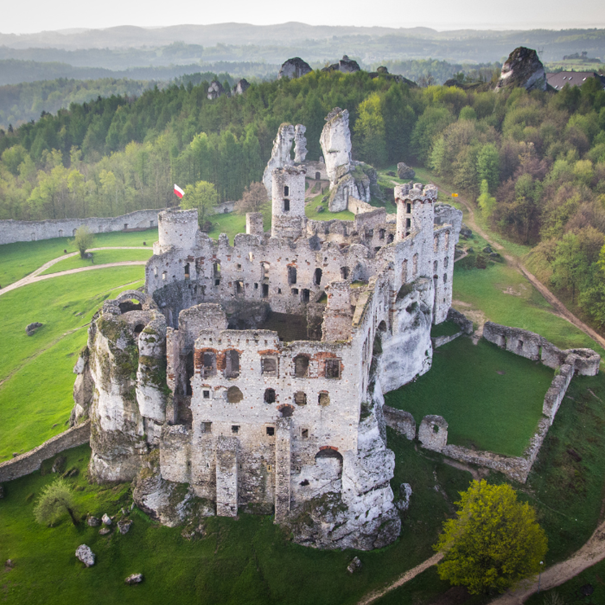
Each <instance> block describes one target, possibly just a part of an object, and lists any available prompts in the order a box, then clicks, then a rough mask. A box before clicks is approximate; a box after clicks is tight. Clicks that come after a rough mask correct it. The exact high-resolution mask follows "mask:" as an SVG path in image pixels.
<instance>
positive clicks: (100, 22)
mask: <svg viewBox="0 0 605 605" xmlns="http://www.w3.org/2000/svg"><path fill="white" fill-rule="evenodd" d="M546 7H547V8H546ZM287 21H300V22H303V23H309V24H311V25H365V26H372V25H382V26H388V27H416V26H425V27H432V28H433V29H438V30H450V29H460V28H470V29H533V28H545V29H567V28H573V27H605V1H604V0H574V2H569V1H568V0H550V2H548V3H546V2H537V1H536V0H533V1H529V2H528V1H527V0H508V1H507V2H506V3H502V2H495V1H493V0H491V1H490V0H487V1H486V0H429V1H428V2H427V1H424V2H423V1H421V2H418V1H415V2H409V1H408V2H405V1H402V0H373V1H372V2H367V0H348V1H347V2H336V1H334V0H332V1H331V2H329V1H328V2H326V0H306V1H305V2H292V1H290V0H260V1H258V0H257V1H256V2H253V1H251V0H223V1H222V2H216V1H214V2H209V1H208V0H206V1H203V2H191V0H187V1H185V0H170V1H169V2H168V1H166V0H162V1H160V0H127V1H124V0H104V1H103V2H101V3H99V2H86V3H85V2H82V0H54V1H53V2H49V1H48V0H20V1H19V2H16V1H8V0H6V1H5V2H3V9H2V19H1V21H0V32H2V33H5V34H8V33H17V34H19V33H33V32H39V31H48V30H61V29H70V28H95V29H97V28H106V27H112V26H116V25H139V26H142V27H152V26H163V25H178V24H182V23H193V24H212V23H226V22H237V23H252V24H256V25H269V24H275V23H284V22H287Z"/></svg>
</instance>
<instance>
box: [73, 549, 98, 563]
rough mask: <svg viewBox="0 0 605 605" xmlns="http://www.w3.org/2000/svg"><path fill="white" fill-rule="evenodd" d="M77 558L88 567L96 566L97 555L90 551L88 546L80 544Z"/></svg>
mask: <svg viewBox="0 0 605 605" xmlns="http://www.w3.org/2000/svg"><path fill="white" fill-rule="evenodd" d="M76 557H77V558H78V559H79V560H80V561H82V563H84V565H86V567H92V566H93V565H94V564H95V554H94V553H93V552H92V550H90V547H89V546H86V544H80V546H78V548H76Z"/></svg>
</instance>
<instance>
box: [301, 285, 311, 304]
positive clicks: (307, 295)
mask: <svg viewBox="0 0 605 605" xmlns="http://www.w3.org/2000/svg"><path fill="white" fill-rule="evenodd" d="M310 298H311V292H310V290H307V289H306V288H305V289H304V290H303V291H302V301H303V302H304V303H308V302H309V299H310Z"/></svg>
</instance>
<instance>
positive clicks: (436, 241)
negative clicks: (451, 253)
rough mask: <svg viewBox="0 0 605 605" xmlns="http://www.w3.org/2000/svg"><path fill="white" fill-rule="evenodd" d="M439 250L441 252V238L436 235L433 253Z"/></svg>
mask: <svg viewBox="0 0 605 605" xmlns="http://www.w3.org/2000/svg"><path fill="white" fill-rule="evenodd" d="M437 250H439V236H438V235H436V236H435V237H434V238H433V252H437Z"/></svg>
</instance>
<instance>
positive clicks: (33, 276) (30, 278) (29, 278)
mask: <svg viewBox="0 0 605 605" xmlns="http://www.w3.org/2000/svg"><path fill="white" fill-rule="evenodd" d="M149 249H150V248H149V247H146V246H108V247H106V248H91V249H90V250H89V252H96V251H98V250H149ZM78 254H79V252H72V253H70V254H64V255H63V256H58V257H57V258H53V260H50V261H48V262H47V263H44V264H43V265H42V266H41V267H38V269H36V270H35V271H32V272H31V273H30V274H29V275H26V276H25V277H24V278H23V279H20V280H19V281H16V282H14V283H12V284H10V285H8V286H6V287H5V288H0V296H2V295H3V294H6V293H7V292H11V291H12V290H16V289H17V288H22V287H23V286H27V285H28V284H33V283H35V282H37V281H42V280H44V279H49V278H51V277H59V276H61V275H71V274H72V273H80V272H82V271H92V270H93V269H107V268H108V267H127V266H129V265H144V264H146V262H147V261H122V262H118V263H107V264H105V265H92V266H90V267H79V268H77V269H69V270H68V271H59V272H57V273H49V274H48V275H40V274H41V273H44V271H46V270H47V269H50V268H51V267H52V266H53V265H56V264H57V263H60V262H61V261H63V260H65V259H68V258H72V257H73V256H77V255H78Z"/></svg>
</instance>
